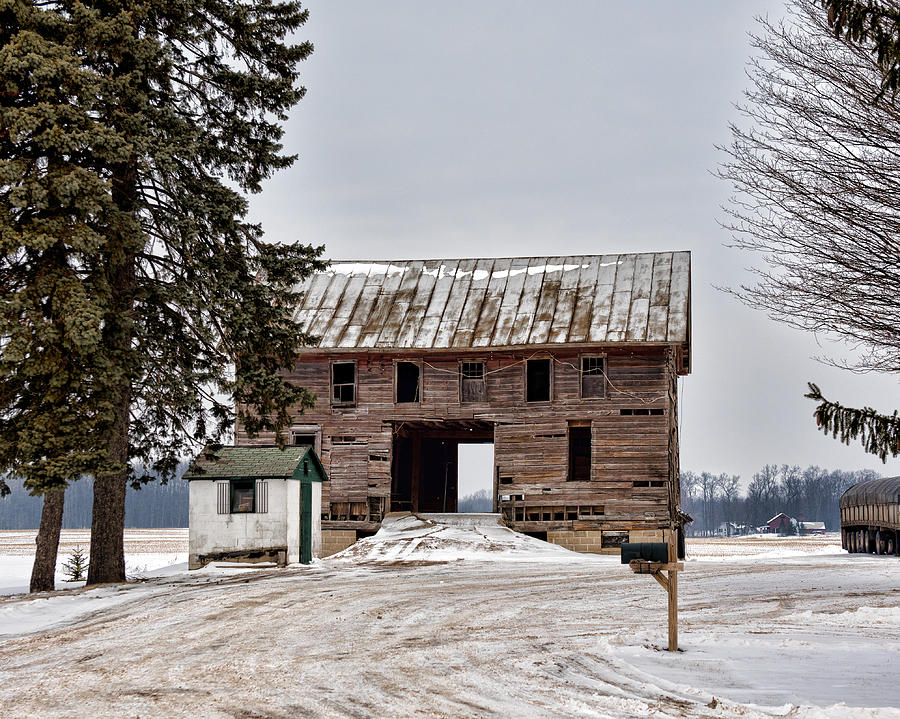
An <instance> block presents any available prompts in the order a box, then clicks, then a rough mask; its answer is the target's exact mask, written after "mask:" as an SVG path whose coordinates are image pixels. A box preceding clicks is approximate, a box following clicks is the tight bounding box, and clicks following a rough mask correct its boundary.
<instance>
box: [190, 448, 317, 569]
mask: <svg viewBox="0 0 900 719" xmlns="http://www.w3.org/2000/svg"><path fill="white" fill-rule="evenodd" d="M184 478H185V479H187V480H189V481H190V511H189V530H188V536H189V540H188V544H189V549H188V552H189V555H188V566H189V568H190V569H199V568H200V567H202V566H204V565H206V564H208V563H209V562H212V561H217V560H239V561H260V562H266V561H275V562H279V563H280V564H284V563H285V562H287V563H294V562H300V561H304V562H309V561H310V560H311V558H312V557H318V556H319V555H320V553H321V547H322V519H321V517H322V482H323V481H326V480H327V479H328V477H327V475H326V474H325V469H324V468H323V467H322V463H321V462H320V461H319V458H318V456H317V455H316V453H315V451H314V450H313V448H312V447H310V446H307V445H303V446H295V447H285V448H284V449H279V448H278V447H223V448H221V449H219V450H216V451H211V450H204V451H203V452H202V453H201V454H200V456H199V457H198V458H197V459H196V460H195V461H194V462H193V464H192V465H191V467H190V469H189V470H188V471H187V473H186V474H185V475H184Z"/></svg>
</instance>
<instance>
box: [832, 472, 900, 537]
mask: <svg viewBox="0 0 900 719" xmlns="http://www.w3.org/2000/svg"><path fill="white" fill-rule="evenodd" d="M841 546H843V548H844V549H846V550H847V551H848V552H851V553H856V552H864V553H865V552H868V553H870V554H900V477H883V478H881V479H871V480H869V481H868V482H860V483H859V484H854V485H853V486H852V487H850V488H849V489H848V490H847V491H846V492H844V493H843V494H842V495H841Z"/></svg>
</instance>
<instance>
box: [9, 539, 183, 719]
mask: <svg viewBox="0 0 900 719" xmlns="http://www.w3.org/2000/svg"><path fill="white" fill-rule="evenodd" d="M36 535H37V531H36V530H33V529H15V530H11V529H6V530H0V596H2V595H7V594H18V593H22V592H27V591H28V584H29V582H30V580H31V566H32V564H33V562H34V539H35V536H36ZM187 543H188V530H187V529H186V528H176V529H126V530H125V573H126V574H127V575H128V576H129V577H133V578H140V577H141V576H143V575H144V574H145V573H146V572H150V571H153V570H157V569H160V568H162V567H170V566H172V565H179V564H184V567H183V568H182V569H183V570H184V571H187V555H188V551H187V549H188V544H187ZM90 544H91V530H89V529H64V530H62V534H61V535H60V538H59V553H58V555H57V558H56V586H57V588H59V589H63V588H66V587H68V588H70V589H71V588H76V587H81V586H83V585H84V582H67V581H66V579H67V575H66V572H65V570H64V569H63V564H65V563H66V562H67V561H68V560H69V558H70V557H71V555H72V552H74V551H75V550H76V549H81V550H83V552H84V554H85V556H87V553H88V549H89V548H90ZM0 716H2V715H0Z"/></svg>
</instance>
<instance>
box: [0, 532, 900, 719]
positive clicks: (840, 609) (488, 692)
mask: <svg viewBox="0 0 900 719" xmlns="http://www.w3.org/2000/svg"><path fill="white" fill-rule="evenodd" d="M11 534H13V533H0V574H2V575H3V576H5V575H6V568H7V566H8V565H9V561H8V560H9V559H10V558H15V557H21V556H23V555H21V554H16V553H13V550H11V549H10V542H9V541H7V540H8V539H9V536H10V535H11ZM15 534H19V533H15ZM152 537H153V533H152V532H147V534H146V535H145V538H146V540H147V541H148V542H149V541H154V540H153V539H152ZM161 541H162V542H163V545H157V547H155V548H154V549H159V547H160V546H162V547H163V549H162V551H144V552H139V553H141V554H144V555H148V556H152V555H154V554H155V555H159V554H163V555H165V554H167V553H169V552H170V551H172V553H173V554H175V555H177V554H179V552H178V551H175V550H176V549H178V548H177V547H175V546H174V545H168V544H165V542H168V541H170V540H168V539H163V540H161ZM181 541H182V545H180V546H181V552H182V553H183V550H184V545H183V539H182V540H181ZM16 546H19V545H16ZM130 546H131V548H132V550H134V549H141V547H140V546H139V545H138V544H132V545H130ZM13 549H15V548H13ZM688 550H689V552H691V553H692V558H691V559H689V560H688V562H687V571H685V572H684V573H683V574H682V575H681V581H680V593H681V645H682V648H683V649H684V650H685V651H684V652H679V653H677V654H670V653H668V652H665V651H659V648H660V647H661V646H664V644H665V641H666V626H665V621H666V612H665V596H664V593H663V591H662V589H661V588H660V587H659V586H658V585H657V584H656V582H654V581H653V580H652V579H651V578H650V577H646V576H637V575H633V574H632V573H631V572H630V571H629V570H628V568H627V567H623V566H622V565H620V564H619V563H618V559H617V558H614V557H593V556H585V555H576V554H572V553H570V552H567V551H565V550H562V549H561V548H559V547H554V546H548V545H546V544H544V543H541V542H538V541H537V540H533V539H530V538H527V537H522V536H520V535H516V534H514V533H511V532H508V531H507V530H504V529H502V528H500V527H497V526H487V525H486V526H479V527H476V528H466V527H460V526H446V525H442V524H435V523H424V522H419V521H416V520H414V519H407V520H403V521H402V522H399V523H397V524H395V525H393V526H392V527H389V528H386V529H385V530H384V531H383V532H382V533H381V535H380V536H376V537H374V538H369V539H367V540H364V541H362V542H360V543H358V544H357V545H356V546H354V547H352V548H350V549H349V550H347V551H345V552H343V553H342V554H340V555H338V556H336V557H334V558H330V559H327V560H322V561H319V562H317V563H315V564H314V565H312V566H310V567H292V568H289V569H281V570H279V569H256V570H255V569H239V568H236V567H226V568H207V569H205V570H201V571H198V572H190V573H188V572H178V571H177V569H176V570H161V571H163V572H169V573H170V574H171V575H170V576H165V577H160V578H149V579H145V580H144V581H140V582H132V583H129V584H127V585H121V586H109V587H101V588H98V589H92V590H84V589H74V590H68V591H63V592H57V593H54V594H52V595H46V596H42V597H39V598H34V599H32V598H28V597H21V596H19V597H7V598H6V599H5V600H0V716H2V717H4V719H5V718H6V717H82V716H117V717H118V716H122V717H137V716H141V717H163V716H165V717H182V716H183V717H194V716H203V717H288V716H300V715H303V716H312V717H341V716H352V717H371V716H375V717H406V716H410V717H411V716H445V717H482V716H508V717H560V716H579V717H581V716H584V717H742V718H744V719H747V718H753V717H772V716H776V717H791V718H792V719H793V718H798V717H799V718H805V719H812V718H814V717H815V718H818V717H826V718H829V719H838V718H843V717H900V711H898V710H897V708H896V707H898V706H900V684H898V682H896V679H895V678H896V666H897V665H898V659H900V608H898V605H900V601H898V600H900V582H898V581H897V580H898V578H900V563H898V561H897V559H896V558H892V557H870V556H858V555H855V556H851V555H847V554H845V553H843V552H841V550H840V548H839V547H838V546H837V539H836V537H834V536H829V537H825V538H822V537H816V538H802V539H796V538H794V539H784V540H780V539H778V538H761V539H760V538H758V539H737V538H735V539H727V540H725V539H723V540H706V539H703V540H693V541H690V540H689V544H688ZM15 551H16V552H17V551H19V550H15ZM172 572H174V573H172ZM148 573H149V574H152V572H148ZM26 583H27V577H26Z"/></svg>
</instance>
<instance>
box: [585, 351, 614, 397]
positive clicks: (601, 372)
mask: <svg viewBox="0 0 900 719" xmlns="http://www.w3.org/2000/svg"><path fill="white" fill-rule="evenodd" d="M585 360H588V361H591V360H599V361H600V367H599V368H591V371H589V372H585V370H584V365H585ZM596 369H599V372H597V371H596ZM606 372H607V358H606V355H605V354H596V353H594V354H583V355H580V356H579V358H578V391H579V395H580V397H581V399H606V386H607V384H608V382H607V379H606ZM585 376H588V377H597V376H599V377H600V378H601V379H600V382H599V384H600V393H599V394H586V393H585V391H584V378H585Z"/></svg>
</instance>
